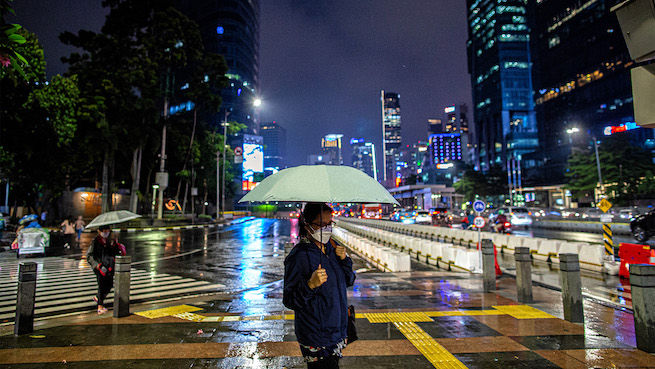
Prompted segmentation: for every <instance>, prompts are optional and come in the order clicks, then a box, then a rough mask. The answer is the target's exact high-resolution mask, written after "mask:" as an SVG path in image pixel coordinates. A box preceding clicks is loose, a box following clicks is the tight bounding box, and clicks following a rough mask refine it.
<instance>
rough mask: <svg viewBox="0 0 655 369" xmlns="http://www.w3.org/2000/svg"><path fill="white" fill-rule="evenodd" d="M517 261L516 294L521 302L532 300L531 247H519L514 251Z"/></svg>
mask: <svg viewBox="0 0 655 369" xmlns="http://www.w3.org/2000/svg"><path fill="white" fill-rule="evenodd" d="M514 260H515V261H516V295H517V296H518V300H519V302H532V260H531V259H530V249H529V248H527V247H517V248H516V252H515V253H514Z"/></svg>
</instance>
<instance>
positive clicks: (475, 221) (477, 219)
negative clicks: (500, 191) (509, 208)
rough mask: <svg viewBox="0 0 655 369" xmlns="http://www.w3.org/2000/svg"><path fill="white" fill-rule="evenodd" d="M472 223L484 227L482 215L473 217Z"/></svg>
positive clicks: (477, 226)
mask: <svg viewBox="0 0 655 369" xmlns="http://www.w3.org/2000/svg"><path fill="white" fill-rule="evenodd" d="M473 224H474V225H475V227H476V228H482V227H484V224H485V221H484V217H475V219H473Z"/></svg>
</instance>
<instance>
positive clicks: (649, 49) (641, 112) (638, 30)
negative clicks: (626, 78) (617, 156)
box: [612, 0, 655, 128]
mask: <svg viewBox="0 0 655 369" xmlns="http://www.w3.org/2000/svg"><path fill="white" fill-rule="evenodd" d="M612 11H613V12H615V13H616V16H617V18H618V19H619V24H620V25H621V31H622V32H623V38H624V39H625V43H626V45H627V46H628V51H629V52H630V57H631V58H632V59H634V60H635V62H637V63H647V64H643V65H641V66H639V67H636V68H633V69H632V70H631V74H632V97H633V105H634V109H635V121H636V123H637V124H638V125H640V126H642V127H646V128H655V64H654V63H652V62H654V61H655V36H654V35H655V0H627V1H624V2H622V3H621V4H618V5H616V6H614V7H613V8H612ZM648 63H650V64H648Z"/></svg>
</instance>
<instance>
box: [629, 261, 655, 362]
mask: <svg viewBox="0 0 655 369" xmlns="http://www.w3.org/2000/svg"><path fill="white" fill-rule="evenodd" d="M630 287H631V294H632V309H633V310H634V320H635V337H636V338H637V348H638V349H640V350H642V351H646V352H650V353H655V309H653V305H654V304H655V265H648V264H632V265H630Z"/></svg>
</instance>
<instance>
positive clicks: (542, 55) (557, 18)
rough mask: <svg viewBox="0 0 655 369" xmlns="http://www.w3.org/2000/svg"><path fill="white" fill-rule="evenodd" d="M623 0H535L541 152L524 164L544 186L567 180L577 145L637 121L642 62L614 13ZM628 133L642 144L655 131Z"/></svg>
mask: <svg viewBox="0 0 655 369" xmlns="http://www.w3.org/2000/svg"><path fill="white" fill-rule="evenodd" d="M621 2H622V1H620V0H596V1H583V2H576V1H570V0H549V1H537V2H534V3H533V4H532V6H533V9H532V11H531V12H530V14H531V15H532V22H531V24H532V38H531V41H532V42H531V46H532V55H533V56H534V58H533V61H534V66H533V70H532V72H533V81H534V96H535V103H536V104H535V110H536V112H537V123H538V126H539V140H540V146H541V150H540V151H539V152H537V153H535V155H528V156H527V159H528V160H525V161H524V167H525V175H527V176H529V177H536V178H537V179H538V181H539V183H543V184H561V183H565V182H566V178H565V176H564V174H565V171H566V167H567V161H568V157H569V155H570V153H571V144H572V143H576V142H577V143H580V144H583V145H584V144H585V143H588V142H591V140H592V137H594V136H595V137H596V138H597V139H602V137H604V133H605V128H606V127H612V126H615V127H619V126H622V125H623V126H626V125H629V124H630V123H632V122H634V113H633V101H632V89H631V80H630V69H631V67H633V66H634V63H633V62H632V61H631V58H630V55H629V54H628V49H627V46H626V44H625V41H624V39H623V36H622V34H621V28H620V27H619V23H618V20H617V17H616V14H614V13H612V12H611V11H610V8H611V7H612V6H614V5H616V4H618V3H621ZM573 128H575V129H573ZM567 130H569V132H574V131H577V132H578V133H573V134H569V133H567ZM609 132H610V133H611V132H612V129H610V130H609ZM620 134H626V135H630V136H632V137H634V138H635V140H634V143H635V144H640V145H643V144H644V142H645V141H646V140H647V139H652V138H653V130H652V129H644V128H638V129H635V130H632V131H630V132H624V133H620ZM644 159H646V158H644Z"/></svg>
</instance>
